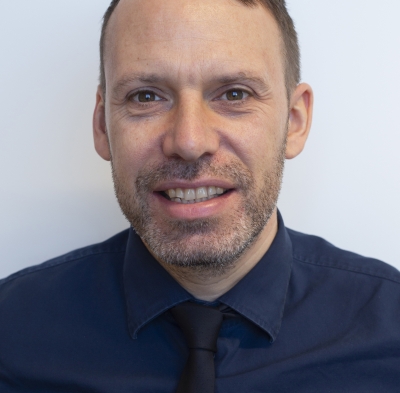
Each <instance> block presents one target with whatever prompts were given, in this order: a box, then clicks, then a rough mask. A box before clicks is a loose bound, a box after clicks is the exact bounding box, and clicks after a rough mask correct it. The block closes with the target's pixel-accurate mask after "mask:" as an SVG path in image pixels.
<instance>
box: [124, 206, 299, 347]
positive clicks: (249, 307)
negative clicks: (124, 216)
mask: <svg viewBox="0 0 400 393" xmlns="http://www.w3.org/2000/svg"><path fill="white" fill-rule="evenodd" d="M291 265H292V244H291V241H290V238H289V235H288V233H287V231H286V229H285V226H284V223H283V220H282V217H281V215H280V213H279V212H278V232H277V234H276V236H275V239H274V241H273V242H272V244H271V246H270V248H269V249H268V251H267V253H266V254H265V255H264V256H263V257H262V258H261V260H260V261H259V262H258V264H257V265H256V266H255V267H254V268H253V269H252V270H251V271H250V272H249V273H248V274H247V275H246V276H245V277H244V278H243V279H242V280H241V281H239V282H238V283H237V284H236V285H235V286H234V287H233V288H232V289H231V290H230V291H228V292H227V293H225V294H224V295H223V296H221V297H220V298H219V299H218V300H219V301H220V302H221V303H223V304H226V305H227V306H229V307H231V308H232V309H233V310H235V311H236V312H238V313H239V314H241V315H242V316H244V317H245V318H247V319H248V320H250V321H252V322H253V323H255V324H256V325H257V326H259V327H260V328H261V329H262V330H264V331H265V332H267V333H268V334H269V335H270V337H271V341H274V340H275V338H276V336H277V334H278V332H279V328H280V325H281V320H282V314H283V309H284V305H285V299H286V293H287V289H288V284H289V278H290V273H291ZM123 280H124V290H125V298H126V303H127V311H128V325H129V331H130V334H131V336H132V338H134V339H136V338H137V334H138V331H139V330H140V329H141V328H142V327H143V326H144V325H146V324H147V323H149V322H150V321H151V320H153V319H154V318H156V317H157V316H159V315H161V314H162V313H164V312H165V311H167V310H168V309H170V308H172V307H174V306H175V305H177V304H179V303H182V302H184V301H187V300H194V297H193V296H192V295H191V294H190V293H189V292H187V291H186V290H185V289H184V288H182V287H181V286H180V285H179V284H178V283H177V282H176V281H175V280H174V279H173V278H172V276H170V274H169V273H168V272H167V271H166V270H165V269H164V268H163V267H162V266H161V265H160V264H159V263H158V262H157V261H156V260H155V259H154V257H153V256H152V255H151V254H150V253H149V251H148V250H147V248H146V247H145V246H144V244H143V243H142V241H141V239H140V237H139V236H138V235H137V234H136V233H135V232H134V230H133V229H131V230H130V233H129V238H128V244H127V249H126V253H125V261H124V278H123Z"/></svg>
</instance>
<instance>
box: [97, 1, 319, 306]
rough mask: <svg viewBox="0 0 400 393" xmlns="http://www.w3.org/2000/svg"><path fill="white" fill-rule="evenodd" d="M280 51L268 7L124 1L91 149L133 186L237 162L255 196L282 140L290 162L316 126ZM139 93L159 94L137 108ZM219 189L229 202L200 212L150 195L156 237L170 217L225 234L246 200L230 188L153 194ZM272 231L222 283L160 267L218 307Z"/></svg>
mask: <svg viewBox="0 0 400 393" xmlns="http://www.w3.org/2000/svg"><path fill="white" fill-rule="evenodd" d="M227 15H229V18H228V17H227ZM281 48H282V42H281V38H280V35H279V29H278V27H277V24H276V22H275V20H274V18H273V17H272V15H271V14H270V13H269V11H268V10H266V9H265V8H263V7H262V6H255V7H246V6H244V5H242V4H240V3H238V2H236V1H233V0H218V1H216V0H202V1H198V0H163V1H162V2H160V1H159V0H146V1H140V0H122V1H121V3H120V4H119V5H118V7H117V8H116V10H115V12H114V14H113V15H112V17H111V19H110V23H109V26H108V30H107V38H106V51H105V58H104V61H105V75H106V92H103V91H102V89H101V88H100V87H99V88H98V91H97V96H96V107H95V111H94V118H93V130H94V142H95V148H96V151H97V152H98V154H99V155H100V156H101V157H102V158H103V159H105V160H111V158H112V161H113V168H114V171H115V172H116V173H118V176H119V177H120V178H121V179H123V181H124V182H126V184H128V183H134V181H135V179H136V178H137V176H138V173H139V172H140V170H141V169H143V168H145V167H146V166H151V165H156V164H159V163H163V162H166V161H168V160H182V161H184V162H188V163H193V162H196V161H197V160H202V159H204V158H205V157H207V158H208V159H210V160H212V162H214V163H216V165H223V164H228V165H229V164H230V163H232V162H233V161H235V162H240V164H241V165H242V166H243V167H244V168H246V170H248V171H249V172H250V173H251V174H252V176H253V178H254V182H255V185H256V187H257V189H258V190H260V189H261V188H262V185H263V181H264V178H263V174H264V173H265V170H266V169H265V168H272V166H273V163H274V160H276V156H277V152H278V151H279V149H280V148H281V147H282V146H283V144H284V142H285V138H286V151H285V156H286V158H287V159H291V158H294V157H296V156H297V155H298V154H299V153H300V152H301V151H302V150H303V148H304V145H305V142H306V139H307V136H308V133H309V130H310V126H311V118H312V107H313V93H312V89H311V87H310V86H309V85H307V84H304V83H303V84H300V85H298V86H297V87H296V88H295V89H293V91H292V92H291V95H290V97H289V100H288V97H287V91H286V87H285V78H284V66H283V59H282V53H281V52H282V51H281ZM145 74H146V78H147V79H146V80H144V79H143V76H144V75H145ZM138 76H141V77H142V78H141V79H140V78H138ZM155 77H157V78H155ZM138 89H145V90H146V91H152V92H153V93H154V94H156V96H157V100H156V101H152V102H150V103H145V104H144V105H142V103H140V102H138V101H137V100H138V96H137V95H136V96H135V94H136V93H137V90H138ZM232 89H235V91H238V92H239V93H240V94H242V93H241V92H244V94H243V97H242V99H240V100H237V101H231V100H229V99H228V95H227V94H226V93H227V92H229V91H232ZM153 97H154V96H153ZM218 184H220V185H222V186H223V187H224V186H225V188H232V192H230V193H229V195H227V196H224V198H216V199H213V200H211V201H208V202H202V203H199V204H195V205H178V204H176V203H175V204H172V203H170V202H169V201H167V202H165V200H162V199H163V198H160V197H159V196H158V197H157V196H156V195H155V193H149V195H148V199H147V201H146V202H147V203H148V205H149V207H150V208H151V209H152V210H151V211H152V212H155V213H154V216H155V217H154V219H155V220H156V223H157V225H159V226H160V227H164V226H165V225H167V224H166V222H167V220H168V219H171V218H173V219H179V220H189V221H190V220H196V219H199V218H209V217H211V218H217V219H218V223H219V226H220V228H224V227H225V228H227V227H228V226H229V222H230V220H231V219H232V216H231V214H232V212H233V211H235V209H236V210H238V209H239V206H240V203H241V202H242V199H243V194H242V193H241V190H240V189H237V188H235V184H232V181H231V180H230V179H224V178H219V177H210V176H205V177H200V179H196V181H195V182H188V181H184V182H183V181H182V180H179V179H176V181H172V182H171V181H169V182H167V183H165V184H162V183H160V184H158V185H157V186H156V187H155V189H154V190H153V191H160V190H164V189H168V188H173V187H178V186H182V187H184V188H190V187H198V186H201V185H218ZM157 195H158V194H157ZM167 229H168V228H167ZM276 232H277V214H276V209H275V210H274V212H273V214H272V216H271V218H270V219H269V221H268V222H267V224H266V225H265V227H264V229H263V230H262V231H261V233H260V234H259V236H258V237H257V239H256V241H255V242H254V243H253V244H252V245H251V246H250V248H248V249H247V250H246V251H245V253H244V254H242V256H241V257H240V258H239V259H238V260H237V261H236V263H235V264H233V265H232V267H231V268H230V269H228V270H227V271H224V273H223V274H219V275H215V274H211V273H210V272H208V273H207V272H199V271H196V270H195V269H190V268H184V267H177V266H171V265H168V264H166V263H164V261H162V260H160V259H159V258H157V255H155V257H156V259H158V261H159V262H160V264H161V265H162V266H163V267H164V268H165V269H166V270H167V271H168V272H169V273H170V274H171V275H172V276H173V277H174V278H175V279H176V280H177V281H178V282H179V283H180V284H181V285H182V286H183V287H184V288H185V289H186V290H187V291H189V292H190V293H191V294H192V295H194V296H195V297H196V298H198V299H203V300H207V301H212V300H215V299H217V298H218V297H219V296H221V295H222V294H223V293H225V292H227V291H228V290H229V289H231V288H232V287H233V286H234V285H235V284H236V283H237V282H238V281H239V280H240V279H241V278H243V277H244V276H245V275H246V274H247V273H248V272H249V271H250V270H251V269H252V268H253V267H254V266H255V265H256V264H257V262H258V261H259V260H260V259H261V257H262V256H263V255H264V254H265V252H266V251H267V250H268V248H269V247H270V245H271V243H272V241H273V239H274V237H275V235H276ZM193 244H196V243H193ZM149 251H150V252H152V250H151V249H150V250H149Z"/></svg>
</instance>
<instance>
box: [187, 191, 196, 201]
mask: <svg viewBox="0 0 400 393" xmlns="http://www.w3.org/2000/svg"><path fill="white" fill-rule="evenodd" d="M193 199H196V191H195V190H194V189H193V188H187V189H186V190H185V200H186V201H192V200H193Z"/></svg>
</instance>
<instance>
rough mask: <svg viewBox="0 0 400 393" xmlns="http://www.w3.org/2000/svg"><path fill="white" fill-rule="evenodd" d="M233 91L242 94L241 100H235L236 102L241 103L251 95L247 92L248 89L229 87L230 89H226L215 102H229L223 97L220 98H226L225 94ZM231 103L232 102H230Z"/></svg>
mask: <svg viewBox="0 0 400 393" xmlns="http://www.w3.org/2000/svg"><path fill="white" fill-rule="evenodd" d="M235 90H236V91H241V92H242V93H243V98H242V99H241V100H237V101H243V100H245V99H246V98H247V97H249V96H251V95H252V94H251V93H250V92H249V90H248V89H245V88H243V87H230V88H228V89H226V90H225V91H224V92H223V93H222V94H220V95H219V96H218V97H217V98H216V100H221V101H230V100H228V99H227V97H225V98H222V97H224V96H226V94H228V93H229V92H231V91H235ZM231 102H233V101H231Z"/></svg>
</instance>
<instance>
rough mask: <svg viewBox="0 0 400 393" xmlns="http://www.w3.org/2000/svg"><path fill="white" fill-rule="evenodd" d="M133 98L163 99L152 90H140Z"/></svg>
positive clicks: (139, 100) (138, 100)
mask: <svg viewBox="0 0 400 393" xmlns="http://www.w3.org/2000/svg"><path fill="white" fill-rule="evenodd" d="M131 99H132V100H133V101H136V102H152V101H161V98H160V97H159V96H158V95H157V94H155V93H154V92H152V91H139V92H138V93H136V94H134V95H133V96H132V98H131Z"/></svg>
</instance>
